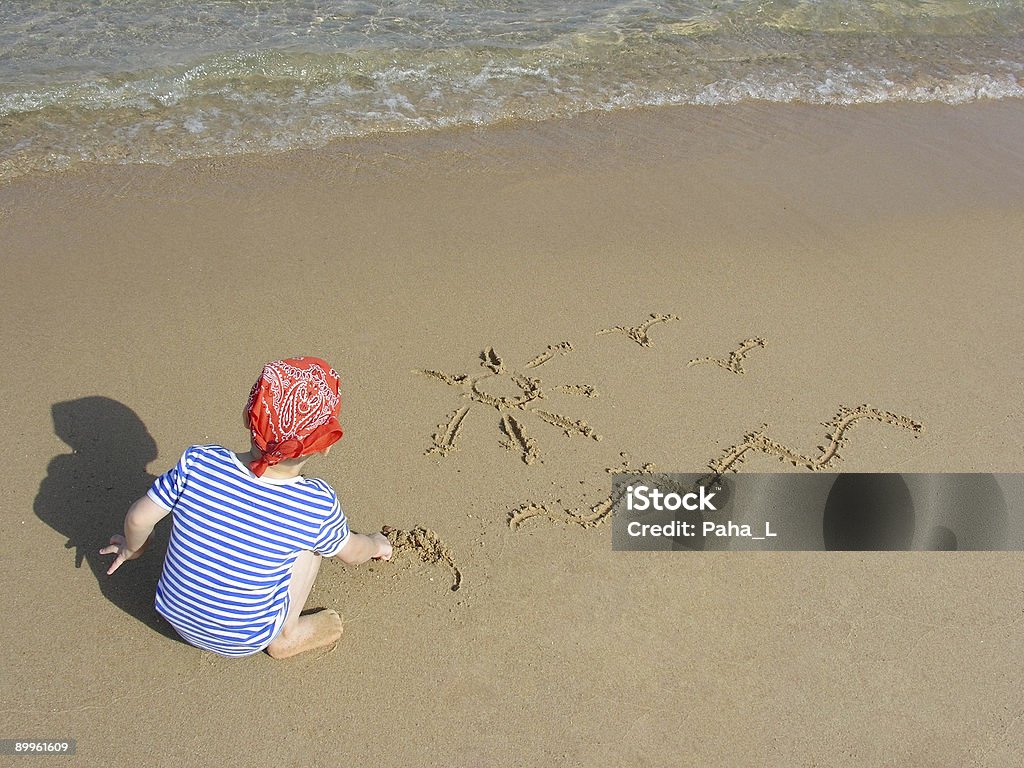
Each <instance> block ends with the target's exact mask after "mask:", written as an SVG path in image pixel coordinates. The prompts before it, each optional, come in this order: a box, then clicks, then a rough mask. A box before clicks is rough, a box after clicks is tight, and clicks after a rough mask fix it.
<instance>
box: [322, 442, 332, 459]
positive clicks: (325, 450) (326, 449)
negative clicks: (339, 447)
mask: <svg viewBox="0 0 1024 768" xmlns="http://www.w3.org/2000/svg"><path fill="white" fill-rule="evenodd" d="M333 447H334V443H331V444H330V445H328V446H327V447H326V448H324V456H327V455H329V454H330V452H331V448H333Z"/></svg>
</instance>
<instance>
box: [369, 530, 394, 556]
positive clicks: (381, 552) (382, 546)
mask: <svg viewBox="0 0 1024 768" xmlns="http://www.w3.org/2000/svg"><path fill="white" fill-rule="evenodd" d="M370 539H372V540H373V543H374V544H376V545H377V554H376V555H374V556H373V559H374V560H390V559H391V542H390V541H388V537H387V536H385V535H384V534H383V533H374V534H371V536H370Z"/></svg>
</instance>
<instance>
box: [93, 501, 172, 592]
mask: <svg viewBox="0 0 1024 768" xmlns="http://www.w3.org/2000/svg"><path fill="white" fill-rule="evenodd" d="M167 513H168V510H166V509H164V508H163V507H161V506H160V505H159V504H157V503H156V502H155V501H153V500H152V499H151V498H149V496H143V497H142V498H141V499H139V500H138V501H136V502H135V503H134V504H132V506H131V508H130V509H129V510H128V514H127V515H125V517H124V536H122V535H121V534H119V533H115V534H114V535H113V536H111V537H110V545H109V546H106V547H104V548H103V549H101V550H100V554H101V555H117V557H115V558H114V562H113V563H111V564H110V568H109V569H107V575H108V576H109V575H110V574H112V573H113V572H114V571H116V570H117V569H118V568H120V567H121V564H122V563H123V562H125V561H126V560H134V559H135V558H137V557H138V556H139V555H141V554H142V553H143V552H145V551H146V547H148V546H149V542H150V539H151V538H152V536H153V528H154V527H155V526H156V524H157V523H159V522H160V521H161V520H163V519H164V518H165V517H166V516H167Z"/></svg>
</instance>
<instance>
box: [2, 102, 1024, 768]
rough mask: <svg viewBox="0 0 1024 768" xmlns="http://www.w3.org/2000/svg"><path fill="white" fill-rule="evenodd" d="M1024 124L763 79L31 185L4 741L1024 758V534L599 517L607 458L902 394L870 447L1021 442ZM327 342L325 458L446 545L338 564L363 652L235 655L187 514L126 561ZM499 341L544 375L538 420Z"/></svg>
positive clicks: (871, 451)
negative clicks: (780, 534)
mask: <svg viewBox="0 0 1024 768" xmlns="http://www.w3.org/2000/svg"><path fill="white" fill-rule="evenodd" d="M1022 147H1024V102H1021V101H1020V100H1014V99H1008V100H1004V101H993V102H978V103H974V104H968V105H963V106H956V107H952V106H945V105H940V104H922V105H913V104H900V105H861V106H856V107H822V106H818V107H815V106H799V105H782V106H780V105H765V104H757V103H748V104H745V105H739V106H724V107H723V106H720V107H714V108H700V107H677V108H660V109H649V110H635V111H631V112H621V113H602V114H597V115H583V116H579V117H575V118H571V119H566V120H561V121H558V120H554V121H547V122H542V123H526V124H522V123H516V124H505V125H499V126H494V127H490V128H488V129H482V130H469V129H466V130H461V129H460V130H453V131H450V132H436V133H432V134H429V135H426V134H425V135H415V134H409V135H397V134H396V135H393V136H383V137H379V138H375V139H361V140H352V141H346V142H336V143H334V144H332V145H330V146H329V147H328V148H327V149H324V150H318V151H294V152H289V153H286V154H279V155H270V156H265V157H239V158H232V159H220V160H215V161H214V160H200V161H183V162H179V163H177V164H175V165H171V166H103V167H90V168H85V169H81V170H74V171H69V172H66V173H62V174H53V175H48V176H26V177H23V178H20V179H17V180H15V181H14V182H12V183H10V184H8V185H6V186H3V187H0V237H2V242H3V244H4V255H3V279H2V280H0V313H2V318H3V327H4V328H5V330H6V335H7V337H8V344H7V350H8V351H7V353H6V356H7V360H8V362H7V364H6V365H5V369H4V373H3V375H2V376H0V392H2V396H3V402H4V403H5V405H4V408H3V414H4V421H5V422H6V428H7V451H6V456H5V460H4V461H3V462H2V464H0V494H2V496H0V498H2V503H0V526H2V530H3V536H2V539H0V552H2V556H0V563H2V565H0V568H2V573H3V578H4V583H5V584H6V585H7V588H6V589H5V590H4V596H3V598H2V601H3V615H4V616H5V617H6V621H5V622H4V631H3V643H4V646H5V652H6V657H7V662H6V663H5V671H4V674H3V685H2V688H3V690H4V694H3V706H2V710H3V712H2V715H0V734H2V735H3V736H4V737H5V738H22V737H25V738H40V739H41V738H53V739H55V738H74V739H76V740H77V754H76V756H75V757H68V758H63V759H59V760H58V759H57V758H53V759H52V761H51V762H47V763H46V764H47V765H79V766H93V765H108V766H110V765H113V766H128V765H145V766H172V765H174V766H178V765H190V764H202V765H220V766H235V765H256V766H260V765H275V766H313V765H351V766H364V765H376V766H404V765H417V766H499V765H502V766H505V765H509V766H510V765H523V766H542V765H559V766H612V765H636V766H640V765H643V766H678V765H721V766H745V765H779V766H783V765H784V766H818V765H829V766H846V765H849V766H868V765H872V766H874V765H877V766H881V765H894V766H895V765H899V766H947V765H948V766H1010V765H1017V764H1020V763H1021V762H1022V760H1024V739H1022V737H1021V733H1022V731H1024V728H1022V722H1024V720H1022V718H1024V694H1022V689H1021V686H1020V674H1019V666H1020V656H1021V651H1022V648H1024V644H1022V642H1021V631H1022V626H1024V624H1022V617H1024V597H1022V591H1021V576H1020V564H1021V563H1020V555H1019V553H1016V552H990V553H924V552H918V553H903V554H883V553H864V554H853V553H848V554H839V553H813V552H810V553H743V552H735V553H703V554H699V553H679V552H676V553H640V552H636V553H620V552H612V551H611V546H610V532H609V526H608V525H607V524H605V523H604V522H599V523H598V524H595V525H591V526H584V525H580V524H578V522H579V520H578V519H577V518H576V516H577V513H580V512H581V511H582V512H583V513H585V511H586V510H588V509H590V508H591V507H592V506H593V505H595V504H597V503H599V502H600V500H601V499H602V498H603V497H605V496H607V494H608V492H609V488H610V483H611V476H610V474H609V470H615V469H617V468H623V467H636V466H640V465H643V464H645V463H648V462H649V463H653V464H654V465H656V466H657V467H658V468H659V469H665V470H677V471H685V472H690V471H702V470H703V469H705V468H707V466H708V463H709V462H712V461H714V460H716V459H718V458H720V457H721V456H722V455H723V452H725V451H727V450H728V449H729V447H730V446H734V445H735V444H736V443H737V442H739V441H741V440H742V439H743V438H744V435H746V434H748V433H749V432H751V430H754V429H758V428H760V427H762V425H767V426H766V427H765V430H766V432H767V433H768V434H770V435H771V436H772V438H773V439H774V440H776V441H778V442H780V443H784V444H785V445H787V446H790V447H792V448H793V450H794V451H797V452H800V453H802V454H805V455H814V453H815V452H816V451H817V450H818V448H817V446H821V445H822V444H823V441H825V440H827V439H828V438H827V437H826V434H825V433H826V431H827V430H826V428H825V427H824V426H823V422H827V421H829V420H830V419H833V418H834V417H836V415H837V414H838V413H840V412H841V411H842V409H844V408H857V407H858V406H861V405H863V404H868V405H870V406H871V407H874V408H877V409H882V410H884V411H886V412H890V413H893V414H896V415H898V416H900V417H905V418H906V419H910V420H913V421H914V422H915V423H917V424H920V425H921V427H922V429H921V430H920V431H915V430H911V429H907V428H904V427H901V426H900V425H898V424H893V423H886V422H884V421H878V420H865V421H864V422H863V423H858V424H857V425H856V426H855V427H853V428H851V429H850V430H849V434H848V435H846V438H847V440H846V444H845V445H844V446H843V448H842V450H841V460H840V461H839V463H838V464H837V467H836V469H837V470H838V471H850V472H892V471H899V472H942V471H957V472H1020V471H1024V448H1022V441H1021V438H1020V435H1021V431H1022V426H1024V425H1022V418H1024V409H1022V403H1024V367H1022V364H1021V356H1020V354H1019V351H1018V346H1019V340H1020V337H1021V332H1022V330H1024V310H1022V303H1021V301H1020V294H1021V290H1020V286H1021V285H1022V284H1024V261H1022V259H1021V255H1022V253H1024V151H1022ZM751 339H757V340H760V341H761V342H763V343H751V344H747V347H746V348H745V349H744V351H743V353H742V355H741V361H742V365H740V366H738V368H739V370H737V369H736V368H737V366H734V367H733V369H732V370H730V369H727V368H726V367H725V366H720V365H714V364H708V365H703V364H695V365H689V364H688V363H689V362H690V361H691V360H698V359H701V358H713V359H721V360H723V361H728V359H729V354H730V352H734V351H737V350H740V349H741V347H743V345H744V343H745V342H747V341H749V340H751ZM301 354H313V355H318V356H322V357H324V358H326V359H327V360H329V361H331V363H332V364H333V365H334V366H335V367H336V368H337V370H338V371H339V373H340V375H341V378H342V390H341V395H342V413H341V423H342V426H343V427H344V429H345V437H344V438H343V440H342V441H341V442H340V443H338V445H337V446H336V448H335V450H334V451H333V452H332V454H331V455H330V456H329V457H328V458H327V459H323V460H318V461H317V462H316V463H315V465H314V464H311V465H310V467H309V469H310V472H312V473H315V474H316V475H318V476H320V477H323V478H324V479H326V480H327V481H328V482H330V483H331V484H332V485H333V486H334V487H335V488H336V489H337V490H338V493H339V496H340V498H341V500H342V504H343V506H344V509H345V511H346V513H347V515H348V517H349V519H350V521H351V523H352V526H353V528H354V529H355V530H359V531H367V532H369V531H373V530H379V529H380V527H381V526H383V525H389V526H394V527H397V528H399V529H403V530H412V529H415V528H416V527H417V526H423V527H425V528H429V529H431V530H432V531H433V532H435V534H436V536H437V537H438V539H439V541H440V544H439V545H438V548H437V549H438V552H440V551H441V550H443V552H444V553H445V554H446V556H450V562H449V561H446V560H444V559H442V560H441V561H439V562H429V561H428V560H429V559H430V558H429V557H428V555H429V552H428V551H426V550H414V549H404V550H402V551H400V552H399V553H398V554H396V556H395V558H394V560H393V561H392V562H390V563H380V564H371V565H366V566H362V567H359V568H348V567H346V566H344V565H342V564H341V563H340V562H328V563H325V565H324V567H323V568H322V570H321V575H320V578H319V580H318V581H317V583H316V585H315V587H314V590H313V595H312V598H311V601H310V607H332V608H335V609H337V610H338V611H339V612H341V613H342V615H343V617H344V622H345V634H344V636H343V638H342V640H341V642H340V643H339V644H338V645H337V646H336V647H335V648H334V649H332V650H330V651H327V652H322V653H314V654H312V655H309V656H308V657H300V658H297V659H295V660H292V661H288V662H275V661H273V660H272V659H270V658H269V657H268V656H266V655H264V654H259V655H257V656H254V657H251V658H247V659H243V660H230V659H224V658H220V657H216V656H214V655H212V654H210V653H207V652H202V651H198V650H196V649H194V648H191V647H190V646H188V645H186V644H184V643H182V642H180V641H179V640H178V639H176V638H175V636H174V633H173V631H172V630H171V629H170V628H169V627H168V626H167V625H166V624H164V623H163V622H162V620H161V619H159V617H158V616H157V615H156V614H155V612H154V610H153V608H152V598H153V590H154V587H155V583H156V580H157V578H158V577H159V571H160V555H161V549H162V547H163V546H164V545H165V544H166V539H167V525H168V522H169V521H165V522H164V523H163V524H161V526H160V528H158V531H159V532H160V533H159V537H160V539H159V543H158V546H157V547H156V548H155V550H154V551H151V552H149V553H147V554H146V555H145V556H144V557H143V558H142V559H140V560H138V561H136V562H132V563H128V564H127V565H126V566H125V567H123V568H122V569H121V570H120V571H119V572H118V573H117V574H116V575H115V576H113V577H110V578H107V577H106V576H105V575H103V572H104V570H105V567H106V561H107V558H103V557H101V556H99V555H98V554H97V553H98V550H99V548H100V547H101V546H103V544H105V543H106V540H107V538H108V537H109V536H110V534H112V533H115V532H117V531H118V530H119V528H120V524H121V520H122V519H123V516H124V513H125V511H126V509H127V507H128V505H129V504H130V503H131V502H132V501H133V500H134V499H135V498H137V497H138V496H139V495H141V494H142V493H144V492H145V490H146V488H147V487H148V485H149V484H150V483H151V482H152V480H153V478H154V477H156V476H157V475H159V474H160V473H162V472H163V471H165V470H166V469H167V468H168V467H170V466H171V465H172V464H173V463H174V462H175V461H177V459H178V457H179V456H180V454H181V452H182V451H183V450H184V449H185V448H186V447H187V446H189V445H192V444H197V443H220V444H223V445H226V446H229V447H232V448H236V449H242V448H244V447H245V446H246V444H247V440H248V437H247V434H246V432H245V430H244V428H243V425H242V422H241V411H242V407H243V405H244V403H245V398H246V395H247V393H248V389H249V387H250V386H251V384H252V381H253V380H254V378H255V376H256V375H257V374H258V372H259V369H260V366H261V365H262V364H263V363H264V362H265V361H267V360H271V359H276V358H280V357H285V356H291V355H301ZM487 371H491V372H493V373H500V374H501V375H497V376H494V377H492V378H489V379H487V380H486V381H484V382H483V383H481V384H480V387H481V388H482V390H483V391H485V392H487V393H488V394H489V395H490V396H491V397H509V396H514V395H516V393H517V392H518V391H521V390H516V389H515V386H517V385H515V383H514V382H515V379H514V378H513V377H514V376H516V375H523V374H528V375H529V376H530V377H531V378H532V379H534V380H536V382H537V383H536V385H535V386H536V387H537V388H538V389H539V390H540V391H541V392H542V393H543V395H544V396H543V398H540V399H538V401H537V403H538V404H537V406H536V407H535V408H534V407H532V406H531V408H528V409H524V410H522V411H521V412H518V411H517V414H518V416H519V419H518V421H517V422H516V423H515V424H511V425H510V424H509V423H508V421H505V422H504V424H503V421H502V415H501V413H500V412H499V410H498V409H496V408H494V407H491V406H489V405H488V404H487V402H486V400H487V398H486V397H484V396H480V397H477V398H472V397H466V396H465V395H467V393H468V392H469V391H470V388H471V385H470V384H469V383H467V382H469V381H470V380H471V379H474V378H475V377H479V376H480V375H481V374H482V373H485V372H487ZM463 377H465V378H463ZM740 471H741V472H743V471H750V472H768V471H804V472H806V471H809V470H808V469H807V468H806V467H795V468H794V467H793V466H789V465H786V466H783V465H781V464H780V463H779V462H778V461H777V460H776V459H775V457H773V456H768V455H763V454H753V455H750V456H749V457H748V458H747V459H746V461H745V463H744V465H743V467H742V468H740ZM541 505H542V506H543V507H544V508H545V509H546V510H548V511H549V512H550V514H548V515H539V516H535V517H530V518H527V519H525V520H524V521H523V522H522V524H520V525H510V519H514V516H515V513H516V511H517V510H522V509H524V508H529V507H531V506H535V507H536V506H541ZM435 554H436V553H435ZM456 570H457V571H458V578H459V579H460V582H459V584H458V587H459V588H458V589H457V590H453V589H452V587H453V586H455V579H456ZM46 759H47V758H38V759H37V761H36V762H38V763H40V764H43V761H44V760H46ZM25 762H26V761H25V760H23V759H21V758H20V757H12V756H0V765H3V766H6V765H12V766H13V765H18V766H20V765H22V764H23V763H25Z"/></svg>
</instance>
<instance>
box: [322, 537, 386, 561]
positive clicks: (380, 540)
mask: <svg viewBox="0 0 1024 768" xmlns="http://www.w3.org/2000/svg"><path fill="white" fill-rule="evenodd" d="M335 557H337V558H338V559H339V560H341V562H343V563H346V564H348V565H362V564H363V563H365V562H366V561H367V560H390V559H391V542H390V541H388V538H387V536H385V535H384V534H383V533H374V534H371V535H369V536H367V535H366V534H363V533H356V532H355V531H353V532H352V533H350V534H349V539H348V541H346V542H345V546H343V547H342V548H341V551H340V552H339V553H338V554H336V555H335Z"/></svg>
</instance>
